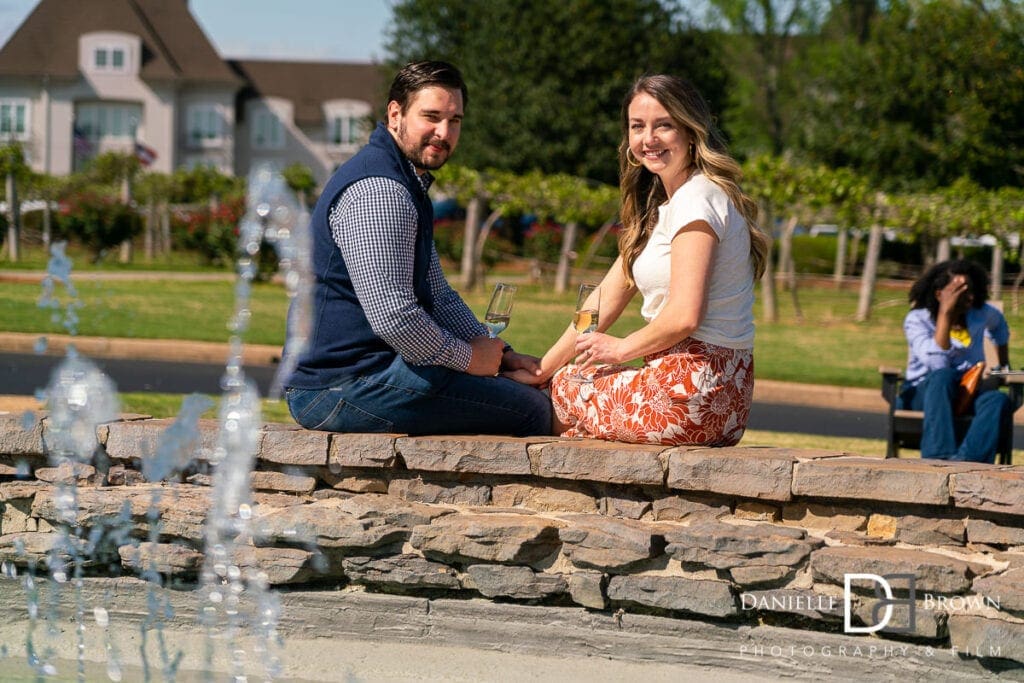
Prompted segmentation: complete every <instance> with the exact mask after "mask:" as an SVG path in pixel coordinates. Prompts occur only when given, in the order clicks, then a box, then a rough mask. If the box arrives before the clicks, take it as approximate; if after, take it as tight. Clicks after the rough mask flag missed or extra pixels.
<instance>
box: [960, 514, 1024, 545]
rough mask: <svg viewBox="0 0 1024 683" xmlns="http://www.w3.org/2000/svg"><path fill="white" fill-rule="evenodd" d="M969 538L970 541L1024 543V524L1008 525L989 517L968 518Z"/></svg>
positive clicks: (999, 543)
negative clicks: (993, 520)
mask: <svg viewBox="0 0 1024 683" xmlns="http://www.w3.org/2000/svg"><path fill="white" fill-rule="evenodd" d="M967 540H968V542H970V543H992V544H995V545H1024V525H1022V526H1008V525H1006V524H997V523H995V522H992V521H990V520H987V519H968V520H967Z"/></svg>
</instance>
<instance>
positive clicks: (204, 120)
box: [186, 104, 224, 147]
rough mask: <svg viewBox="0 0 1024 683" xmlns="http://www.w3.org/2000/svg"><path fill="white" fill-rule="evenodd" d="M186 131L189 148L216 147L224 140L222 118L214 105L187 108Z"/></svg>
mask: <svg viewBox="0 0 1024 683" xmlns="http://www.w3.org/2000/svg"><path fill="white" fill-rule="evenodd" d="M186 131H187V135H188V145H189V147H217V146H219V145H220V144H221V143H222V142H223V140H224V116H223V115H222V114H221V111H220V107H218V106H217V105H215V104H195V105H192V106H191V107H189V108H188V116H187V117H186Z"/></svg>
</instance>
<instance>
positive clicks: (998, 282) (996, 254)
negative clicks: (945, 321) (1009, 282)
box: [992, 242, 1003, 301]
mask: <svg viewBox="0 0 1024 683" xmlns="http://www.w3.org/2000/svg"><path fill="white" fill-rule="evenodd" d="M1002 298H1003V244H1002V242H996V246H994V247H992V300H993V301H1001V300H1002Z"/></svg>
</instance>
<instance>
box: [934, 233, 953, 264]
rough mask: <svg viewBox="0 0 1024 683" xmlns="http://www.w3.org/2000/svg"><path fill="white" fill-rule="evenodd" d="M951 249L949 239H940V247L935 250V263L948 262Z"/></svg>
mask: <svg viewBox="0 0 1024 683" xmlns="http://www.w3.org/2000/svg"><path fill="white" fill-rule="evenodd" d="M950 249H951V247H950V244H949V238H948V237H943V238H942V239H940V240H939V245H938V246H937V247H936V248H935V262H936V263H942V262H943V261H948V260H949V255H950Z"/></svg>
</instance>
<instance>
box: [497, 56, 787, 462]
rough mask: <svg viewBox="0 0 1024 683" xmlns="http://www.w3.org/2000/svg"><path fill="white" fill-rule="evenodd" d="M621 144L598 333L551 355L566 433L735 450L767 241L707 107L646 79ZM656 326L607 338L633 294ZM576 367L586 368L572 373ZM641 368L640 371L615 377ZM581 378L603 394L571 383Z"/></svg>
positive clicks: (748, 387) (554, 393) (538, 379)
mask: <svg viewBox="0 0 1024 683" xmlns="http://www.w3.org/2000/svg"><path fill="white" fill-rule="evenodd" d="M622 129H623V140H622V143H621V144H620V145H619V167H620V192H621V201H622V205H621V213H620V217H621V221H622V224H623V226H624V230H623V232H622V235H621V237H620V239H619V257H618V259H617V260H616V261H615V263H614V264H613V265H612V267H611V269H610V270H609V271H608V273H607V274H606V275H605V277H604V279H603V280H602V281H601V286H600V290H599V298H600V324H599V326H598V330H597V331H596V332H593V333H590V334H582V335H577V333H576V332H575V330H574V329H573V328H572V327H570V328H569V329H567V330H566V332H565V333H564V334H563V335H562V336H561V337H560V338H559V339H558V341H557V342H555V344H554V345H553V346H552V347H551V348H550V349H549V350H548V352H547V353H546V354H545V356H544V358H543V359H542V361H541V370H540V373H539V374H538V375H536V376H528V375H527V374H526V373H518V374H517V376H516V378H517V379H520V380H521V381H526V382H531V383H542V382H545V381H547V380H548V379H549V378H550V379H551V398H552V403H553V404H554V408H555V417H554V419H555V425H554V430H555V432H556V433H560V434H563V435H564V436H586V437H594V438H600V439H609V440H616V441H627V442H634V443H660V444H703V445H723V446H724V445H732V444H735V443H736V442H738V441H739V440H740V437H741V436H742V435H743V431H744V429H745V427H746V422H747V416H748V414H749V411H750V400H751V395H752V393H753V386H754V360H753V352H752V350H753V346H754V318H753V303H754V281H755V279H756V278H758V277H760V275H761V273H762V271H763V269H764V260H765V257H766V252H767V250H768V241H767V239H766V238H765V237H764V235H762V234H761V233H760V232H759V231H758V230H757V228H756V224H757V223H756V215H757V205H756V204H755V202H754V201H753V200H752V199H751V198H750V197H748V196H747V195H745V194H744V193H743V192H742V191H741V190H740V188H739V185H738V184H737V182H738V180H739V177H740V168H739V165H738V164H737V163H736V162H735V160H733V159H732V158H731V157H730V156H729V155H728V153H727V152H726V150H725V145H724V144H723V143H722V141H721V139H720V137H719V135H718V133H717V131H716V130H715V128H714V125H713V119H712V116H711V112H710V110H709V109H708V106H707V104H706V103H705V101H704V98H703V97H702V96H701V95H700V93H698V92H697V90H696V89H695V88H694V87H693V86H692V85H691V84H690V83H688V82H687V81H685V80H683V79H681V78H677V77H675V76H668V75H655V76H646V77H643V78H641V79H640V80H638V81H637V82H636V83H635V84H634V85H633V87H632V88H631V89H630V91H629V92H628V93H627V95H626V98H625V100H624V103H623V107H622ZM638 291H639V292H640V294H641V296H642V297H643V307H642V310H641V313H642V315H643V317H644V319H645V320H646V321H647V324H646V325H644V326H643V327H641V328H640V329H638V330H636V331H635V332H633V333H631V334H629V335H628V336H626V337H621V338H620V337H614V336H611V335H608V334H605V333H604V330H607V329H608V327H609V326H611V325H612V324H613V323H614V322H615V321H616V320H617V319H618V317H619V316H620V315H621V313H622V311H623V310H624V309H625V307H626V305H627V304H628V303H629V301H630V300H631V299H632V298H633V295H634V294H636V293H637V292H638ZM573 356H576V363H574V364H571V365H566V363H568V362H569V361H570V359H572V358H573ZM636 358H643V360H644V364H643V366H642V367H630V366H622V365H616V364H621V363H624V362H627V361H630V360H632V359H636ZM577 370H579V371H582V372H583V373H584V374H585V375H589V376H592V378H593V381H586V382H581V381H578V380H576V379H573V375H575V374H576V372H577Z"/></svg>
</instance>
